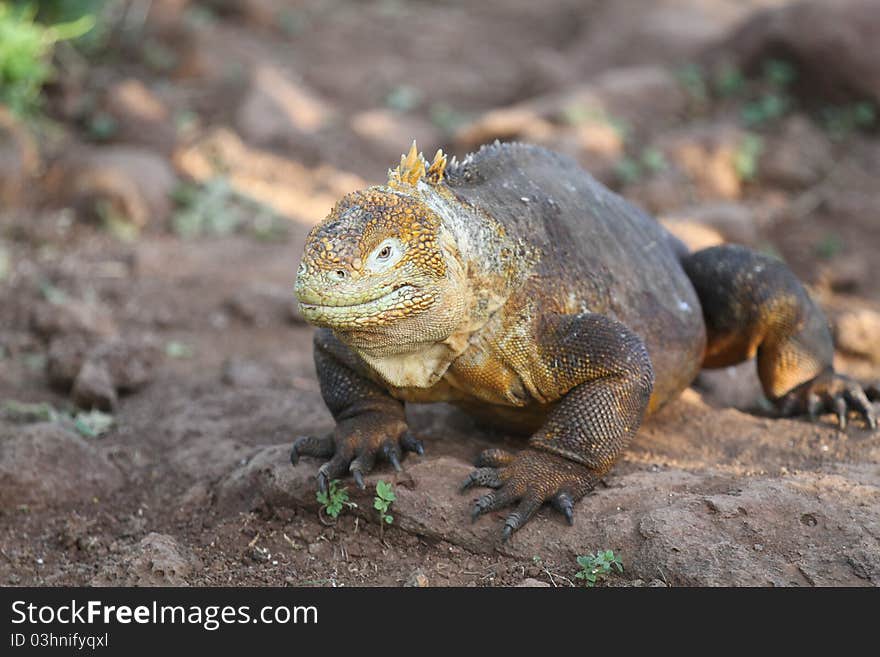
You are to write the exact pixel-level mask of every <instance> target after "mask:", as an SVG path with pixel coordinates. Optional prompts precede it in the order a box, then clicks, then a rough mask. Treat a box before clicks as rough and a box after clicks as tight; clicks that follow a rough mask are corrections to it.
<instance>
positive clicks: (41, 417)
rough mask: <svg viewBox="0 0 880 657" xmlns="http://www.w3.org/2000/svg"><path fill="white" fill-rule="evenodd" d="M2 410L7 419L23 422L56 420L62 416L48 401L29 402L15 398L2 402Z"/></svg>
mask: <svg viewBox="0 0 880 657" xmlns="http://www.w3.org/2000/svg"><path fill="white" fill-rule="evenodd" d="M0 412H2V415H3V417H4V418H5V419H6V420H9V421H10V422H21V423H31V422H56V421H57V420H58V418H59V417H60V415H59V413H58V411H57V410H55V407H54V406H52V404H49V403H47V402H40V403H37V404H29V403H26V402H20V401H16V400H15V399H6V400H4V401H2V402H0Z"/></svg>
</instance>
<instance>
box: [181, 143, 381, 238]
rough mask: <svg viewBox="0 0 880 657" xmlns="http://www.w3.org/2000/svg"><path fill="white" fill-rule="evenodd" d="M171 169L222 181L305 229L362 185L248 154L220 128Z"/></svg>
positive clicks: (335, 173)
mask: <svg viewBox="0 0 880 657" xmlns="http://www.w3.org/2000/svg"><path fill="white" fill-rule="evenodd" d="M175 164H176V165H177V167H178V169H179V170H180V171H181V172H182V173H183V174H185V175H187V176H190V177H191V178H193V179H194V180H197V181H200V182H207V181H209V180H211V179H212V178H215V177H217V176H220V175H222V176H225V177H226V178H227V180H228V182H229V185H230V187H232V189H234V190H235V192H236V193H238V194H241V195H243V196H245V197H248V198H251V199H254V200H256V201H259V202H261V203H263V204H264V205H266V206H267V207H269V208H271V209H272V210H274V211H275V212H277V213H278V214H279V215H281V216H284V217H287V218H290V219H293V220H295V221H299V222H302V223H304V224H306V225H312V224H315V223H317V222H318V221H320V220H321V219H323V218H324V217H325V216H327V213H328V212H329V211H330V209H331V208H332V207H333V205H334V204H335V203H336V202H337V201H338V200H339V199H340V198H341V197H342V196H344V195H345V194H347V193H349V192H352V191H355V190H358V189H363V188H364V187H366V184H367V183H366V182H365V181H364V180H363V179H362V178H360V177H358V176H355V175H353V174H350V173H346V172H344V171H340V170H338V169H334V168H333V167H330V166H327V165H320V166H318V167H315V168H310V167H307V166H305V165H303V164H302V163H300V162H297V161H295V160H291V159H288V158H284V157H281V156H279V155H276V154H275V153H270V152H268V151H264V150H257V149H254V148H251V147H249V146H247V145H246V144H245V143H243V142H242V141H241V139H240V138H239V137H238V136H237V135H236V134H235V133H233V132H230V131H229V130H226V129H223V128H218V129H215V130H213V131H212V132H210V133H208V134H207V135H206V136H205V137H204V138H202V139H200V140H198V141H196V142H194V143H193V144H190V145H187V146H186V147H184V148H181V149H179V150H178V151H177V153H176V154H175Z"/></svg>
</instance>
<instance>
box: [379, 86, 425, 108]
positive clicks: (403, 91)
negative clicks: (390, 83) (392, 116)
mask: <svg viewBox="0 0 880 657" xmlns="http://www.w3.org/2000/svg"><path fill="white" fill-rule="evenodd" d="M423 99H424V94H423V93H422V91H421V90H420V89H417V88H416V87H413V86H410V85H408V84H400V85H398V86H396V87H394V88H393V89H392V90H391V91H389V92H388V95H387V96H385V106H386V107H388V109H393V110H397V111H398V112H409V111H410V110H414V109H415V108H416V107H418V106H419V105H421V103H422V100H423Z"/></svg>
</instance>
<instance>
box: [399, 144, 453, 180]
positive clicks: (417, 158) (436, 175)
mask: <svg viewBox="0 0 880 657" xmlns="http://www.w3.org/2000/svg"><path fill="white" fill-rule="evenodd" d="M445 171H446V155H445V154H444V153H443V151H442V150H438V151H437V153H436V154H435V155H434V161H433V162H431V164H430V165H428V161H427V160H426V159H425V157H424V155H422V154H421V153H420V152H419V149H418V147H417V146H416V142H415V140H413V143H412V146H410V148H409V152H408V153H407V154H406V155H401V156H400V164H399V165H398V166H397V168H396V169H392V170H390V171H389V172H388V185H389V186H391V187H396V186H398V185H400V184H401V183H406V184H407V185H412V186H415V185H416V184H417V183H418V182H419V181H420V180H422V179H425V180H426V181H427V182H429V183H431V184H432V185H436V184H438V183H440V182H441V181H442V180H443V174H444V172H445Z"/></svg>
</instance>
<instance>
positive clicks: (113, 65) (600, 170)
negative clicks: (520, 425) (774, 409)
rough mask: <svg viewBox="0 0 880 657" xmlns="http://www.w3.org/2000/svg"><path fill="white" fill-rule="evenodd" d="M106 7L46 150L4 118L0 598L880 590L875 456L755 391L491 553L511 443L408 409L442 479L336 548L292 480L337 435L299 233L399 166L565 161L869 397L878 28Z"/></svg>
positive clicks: (486, 10)
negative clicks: (713, 253) (830, 331)
mask: <svg viewBox="0 0 880 657" xmlns="http://www.w3.org/2000/svg"><path fill="white" fill-rule="evenodd" d="M115 4H116V3H113V2H111V3H109V4H108V7H109V9H108V10H107V17H106V20H107V23H108V25H109V26H110V28H108V31H109V36H107V37H106V40H105V43H104V47H103V48H102V49H96V50H94V51H91V52H89V53H87V54H85V55H84V54H82V53H81V52H79V51H77V50H74V49H73V48H68V47H63V48H59V50H58V52H57V53H56V60H57V66H58V68H59V70H60V71H61V72H62V74H60V75H59V76H58V77H57V80H56V82H55V83H54V84H53V85H52V86H51V87H50V88H49V89H47V102H46V106H45V113H46V117H45V119H44V120H41V121H40V122H36V123H35V122H26V121H21V120H20V119H17V118H15V117H13V116H12V115H11V114H10V113H9V112H7V111H5V110H3V109H2V108H0V199H2V207H3V212H2V214H0V557H2V558H0V583H2V584H6V585H10V584H16V585H31V584H36V585H72V584H93V585H112V584H117V585H120V584H121V585H128V584H139V585H151V584H172V585H185V584H189V585H219V584H233V585H245V584H248V585H336V586H342V585H345V586H352V585H403V584H408V585H416V586H422V585H461V586H472V585H473V586H491V585H525V586H532V585H534V586H539V585H552V586H570V585H573V584H574V583H576V582H578V581H579V580H576V579H575V578H574V573H575V572H576V571H577V570H578V566H577V564H576V563H575V558H576V556H578V555H584V554H587V553H594V552H596V551H597V550H605V549H613V550H614V552H615V553H616V554H618V555H619V556H620V557H621V559H622V561H623V565H624V572H623V574H621V575H615V576H613V577H611V578H609V579H608V580H607V583H608V584H610V585H633V586H646V585H653V586H665V585H781V586H787V585H803V586H815V585H854V586H861V585H875V586H876V585H878V584H880V433H878V432H874V433H870V432H869V431H867V430H866V429H865V428H864V427H863V426H862V425H861V424H860V423H859V422H858V421H857V420H856V419H855V418H853V419H852V422H851V426H850V427H849V429H848V430H847V431H846V432H843V431H840V430H838V429H837V428H836V426H835V425H834V423H833V422H831V418H830V417H825V418H823V420H822V421H821V422H819V423H817V424H811V423H809V422H807V421H805V420H801V419H788V420H777V419H773V418H772V417H771V414H770V412H769V407H768V404H767V402H766V401H765V400H763V399H762V397H761V393H760V388H759V386H758V384H757V380H756V376H755V374H754V372H753V369H754V368H753V364H751V363H746V364H744V365H742V366H739V367H736V368H730V369H727V370H721V371H715V372H707V373H704V374H703V375H701V377H700V379H699V380H698V381H697V382H696V383H695V385H694V387H693V388H691V389H689V390H688V391H686V393H685V394H684V395H683V396H682V398H681V399H680V400H678V401H676V402H674V403H672V404H670V405H669V406H668V407H667V408H665V409H664V410H662V411H661V412H660V413H659V414H658V415H657V416H655V417H653V418H652V419H650V420H649V421H648V422H647V423H646V424H645V425H644V427H643V429H642V430H641V431H640V433H639V436H638V438H637V440H636V441H635V443H634V444H633V445H632V446H631V447H630V449H629V450H628V451H627V453H626V454H625V456H624V458H623V459H622V460H621V462H620V463H619V464H618V465H617V467H615V469H614V470H613V471H612V473H610V474H609V475H608V476H607V477H606V479H605V480H604V482H603V485H602V486H601V487H600V488H599V489H598V490H597V491H595V492H594V493H593V494H592V495H590V496H589V497H588V498H586V499H585V500H584V501H583V502H581V503H580V504H579V505H578V506H577V508H576V515H575V524H574V527H573V528H569V527H567V526H566V525H565V524H564V522H562V520H561V518H560V517H559V516H558V514H555V513H553V512H551V511H550V510H549V509H545V510H544V511H542V512H541V513H540V514H539V515H538V516H537V517H536V519H535V520H533V521H532V522H531V523H530V524H529V525H528V526H527V527H526V528H525V529H523V530H522V531H520V532H518V533H517V534H516V535H515V536H514V537H513V539H512V540H511V541H510V542H509V543H508V544H506V545H500V544H499V543H498V542H497V532H498V530H499V528H500V519H501V518H502V516H501V515H498V514H495V515H492V514H490V515H489V517H485V518H483V519H481V520H480V521H478V522H477V523H475V524H471V523H470V521H469V517H468V512H469V508H470V506H471V503H472V501H473V499H474V498H475V497H476V495H477V494H478V493H468V494H465V495H460V494H459V493H458V492H457V489H458V484H459V483H460V481H461V480H462V479H463V478H464V476H465V475H466V473H467V472H468V468H469V464H470V462H471V461H472V459H473V458H474V457H475V456H476V455H477V454H478V453H479V451H480V450H481V449H482V448H484V447H486V446H487V445H492V444H503V445H505V446H508V447H511V448H516V447H517V446H518V445H521V444H522V442H521V440H520V439H516V438H514V437H511V436H506V435H502V434H497V433H492V432H491V431H489V430H487V429H485V428H483V427H478V426H476V425H475V424H474V423H473V421H472V420H470V419H469V418H468V417H467V416H465V415H463V414H461V413H460V412H458V411H456V410H454V409H452V408H448V407H445V406H443V405H439V406H426V407H412V408H410V409H409V413H410V415H411V425H412V426H413V427H414V429H415V430H416V431H417V432H418V433H419V435H420V436H421V437H422V438H423V439H424V442H425V447H426V453H425V455H424V456H423V457H418V456H410V457H408V458H407V460H406V462H405V463H404V471H403V472H402V473H400V474H394V473H393V471H391V470H390V469H389V468H387V467H384V466H383V467H380V468H379V469H378V471H377V472H376V473H374V474H373V475H372V476H371V477H369V478H368V491H370V492H369V493H361V492H359V491H358V490H357V489H356V487H354V486H353V485H351V484H350V482H349V485H348V492H349V493H350V495H351V501H352V502H354V503H356V504H357V507H356V508H347V509H346V510H345V511H344V512H343V513H342V515H341V516H340V517H339V518H338V520H335V521H334V520H332V519H330V518H328V517H327V515H326V514H325V513H321V512H319V506H320V505H319V504H318V503H317V501H316V499H315V494H314V474H315V471H316V469H317V467H318V465H319V463H318V461H316V460H314V459H310V458H304V459H303V460H302V461H301V462H300V464H299V465H298V466H296V467H293V466H291V465H290V463H289V460H288V454H289V446H290V444H291V442H292V440H293V438H294V437H295V436H297V435H299V434H307V433H317V432H324V431H327V430H329V429H330V428H331V427H332V422H331V418H330V416H329V414H328V412H327V411H326V409H325V408H324V405H323V403H322V401H321V398H320V394H319V392H318V388H317V382H316V379H315V374H314V368H313V364H312V359H311V329H310V328H309V327H308V326H306V325H304V324H303V323H302V321H301V318H300V317H299V315H298V312H297V309H296V307H295V304H294V301H293V296H292V282H293V278H294V276H295V272H296V268H297V264H298V259H299V256H300V253H301V250H302V244H303V240H304V236H305V234H306V233H307V231H308V230H309V228H310V227H311V226H312V225H313V224H314V223H315V222H317V221H319V220H320V219H321V218H322V217H323V216H324V214H325V213H326V212H327V211H328V209H329V208H330V206H331V205H332V203H333V202H334V201H335V200H336V199H337V198H338V197H339V196H341V195H342V194H343V193H345V192H347V191H350V190H353V189H356V188H358V187H361V186H364V185H366V184H368V183H376V182H381V181H382V180H383V178H384V175H385V171H386V169H387V168H388V167H390V166H392V165H393V164H394V163H395V162H396V160H397V159H398V158H399V155H400V153H401V152H402V151H404V150H405V149H406V148H407V147H408V145H409V143H410V141H411V140H412V139H413V138H417V139H418V141H419V146H420V147H421V148H422V149H423V150H424V151H425V152H426V153H429V152H430V153H433V151H434V149H436V148H437V147H440V146H442V147H443V148H444V149H445V150H446V151H447V152H451V153H455V154H458V155H459V156H461V155H463V154H464V153H466V152H467V151H468V150H469V149H471V148H473V147H474V146H477V145H479V144H480V143H483V142H485V141H489V140H492V139H495V138H500V139H521V140H527V141H532V142H536V143H541V144H545V145H547V146H550V147H552V148H554V149H557V150H560V151H564V152H566V153H568V154H570V155H572V156H573V157H575V158H577V159H578V160H579V161H580V162H581V163H582V164H583V166H584V167H585V168H586V169H588V170H589V171H591V172H592V173H593V174H594V175H595V176H597V177H598V178H600V179H601V180H603V181H604V182H605V183H606V184H608V185H610V186H612V187H613V188H614V189H616V190H618V191H620V192H621V193H622V194H624V195H625V196H626V197H627V198H630V199H632V200H633V201H635V202H637V203H640V204H641V205H643V206H644V207H646V208H648V209H649V210H650V211H651V212H652V213H654V214H655V215H657V216H658V217H659V218H660V220H662V221H663V222H664V223H665V224H666V225H667V226H668V227H669V228H670V229H671V230H673V231H674V232H675V233H676V234H678V235H679V236H680V237H682V238H683V239H685V240H686V241H687V242H688V243H689V244H690V245H691V246H692V247H694V248H699V247H702V246H706V245H710V244H715V243H719V242H723V241H730V242H738V243H744V244H748V245H750V246H753V247H754V248H757V249H760V250H763V251H765V252H770V253H774V254H776V255H778V256H779V257H782V258H784V259H785V260H786V261H787V262H788V263H789V264H790V265H791V266H792V268H793V269H794V270H795V271H796V272H797V274H798V275H799V276H801V278H802V279H803V280H805V281H806V282H807V283H808V284H809V286H810V289H811V291H812V292H813V294H814V296H815V297H816V299H817V300H818V301H819V302H820V303H821V305H822V306H823V307H824V308H825V309H826V311H827V313H828V315H829V318H830V319H831V321H832V323H833V326H834V329H835V334H836V338H837V344H838V352H837V355H836V365H837V366H838V368H839V369H841V370H842V371H845V372H847V373H849V374H851V375H853V376H856V377H859V378H861V379H864V380H869V379H878V378H880V289H878V287H877V281H878V279H880V257H878V255H877V254H878V252H880V217H878V211H880V190H878V189H877V186H876V180H877V179H878V176H880V138H878V135H877V125H878V123H880V116H878V115H877V109H876V108H877V106H878V104H880V45H878V43H877V41H876V39H875V38H872V36H871V35H872V34H876V32H877V30H880V11H877V9H878V6H877V3H876V2H875V1H873V0H871V1H869V0H858V1H857V0H846V1H843V2H817V1H815V0H814V1H813V2H808V3H792V2H785V1H784V0H750V1H748V2H742V1H733V0H730V1H718V0H714V1H711V2H710V1H709V0H680V1H676V2H672V1H670V2H666V1H663V2H656V3H651V5H650V8H647V9H646V8H645V5H644V4H642V3H639V2H636V0H633V1H632V2H630V1H629V0H624V1H620V0H617V1H614V2H612V1H611V0H591V1H587V2H575V1H573V0H552V1H550V2H545V3H533V2H526V1H522V2H520V1H519V0H514V1H508V2H500V1H498V2H496V1H487V2H482V3H478V4H472V3H457V2H430V3H428V2H424V3H423V2H398V1H388V0H385V1H375V2H372V1H371V2H358V3H347V2H317V1H315V2H311V1H304V2H281V1H273V0H247V1H242V2H231V1H229V0H213V1H203V2H194V1H189V2H188V1H187V0H162V1H154V2H152V3H139V2H134V3H129V4H133V5H134V6H135V8H137V7H143V8H146V9H149V11H147V12H145V13H144V12H141V13H138V12H137V11H134V10H130V11H128V12H126V13H121V14H120V13H119V12H117V11H115V9H114V6H115ZM636 6H638V8H639V9H638V11H636V10H635V7H636ZM805 26H806V28H805ZM92 409H97V410H98V411H99V412H98V413H94V412H89V411H91V410H92ZM111 420H112V424H110V422H111ZM379 479H384V480H385V481H390V482H391V483H392V484H393V485H394V489H395V491H396V494H397V500H396V501H395V502H394V504H393V505H392V509H391V513H392V515H393V516H394V522H393V524H391V525H390V526H387V527H386V528H385V529H384V530H383V531H380V528H379V523H378V521H377V516H376V513H375V511H374V510H373V508H372V494H373V493H372V491H373V490H374V484H375V483H376V482H377V481H378V480H379Z"/></svg>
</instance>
